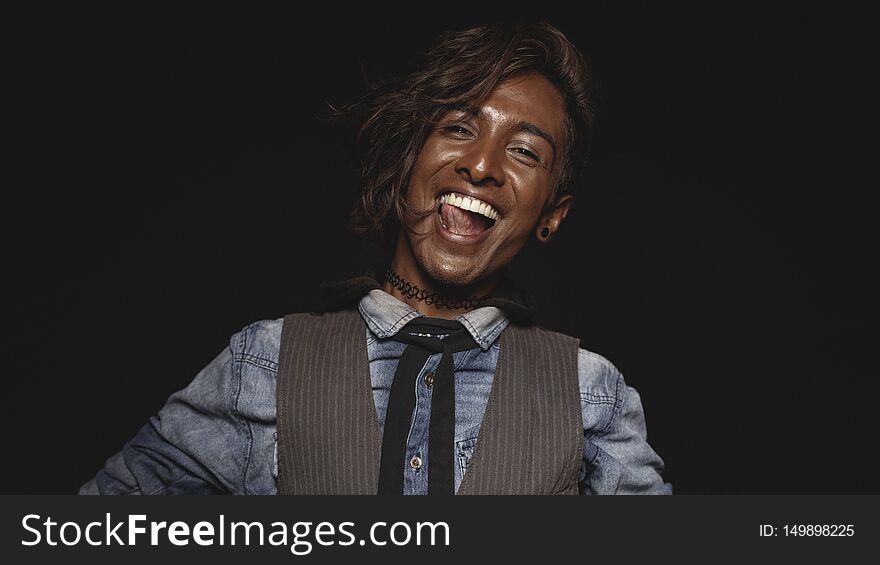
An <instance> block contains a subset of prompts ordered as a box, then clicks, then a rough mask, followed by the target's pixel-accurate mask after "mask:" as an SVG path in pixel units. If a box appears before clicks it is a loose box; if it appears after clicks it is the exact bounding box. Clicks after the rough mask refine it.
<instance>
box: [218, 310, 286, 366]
mask: <svg viewBox="0 0 880 565" xmlns="http://www.w3.org/2000/svg"><path fill="white" fill-rule="evenodd" d="M283 325H284V318H277V319H274V320H258V321H256V322H253V323H251V324H248V325H247V326H245V327H244V328H242V329H241V330H240V331H238V332H236V333H235V334H233V335H232V337H231V338H230V339H229V347H230V349H231V351H232V354H233V356H234V360H235V362H237V363H244V364H251V365H257V366H259V367H261V368H266V369H272V370H275V369H277V367H278V351H279V350H280V347H281V330H282V328H283Z"/></svg>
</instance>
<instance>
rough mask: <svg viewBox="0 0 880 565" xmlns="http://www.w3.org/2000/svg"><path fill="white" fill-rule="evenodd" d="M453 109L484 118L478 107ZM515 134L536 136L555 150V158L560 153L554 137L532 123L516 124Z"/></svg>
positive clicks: (459, 106) (467, 105) (522, 122)
mask: <svg viewBox="0 0 880 565" xmlns="http://www.w3.org/2000/svg"><path fill="white" fill-rule="evenodd" d="M452 109H453V110H457V111H459V112H463V113H465V114H466V115H468V116H473V117H475V118H477V119H479V118H481V117H482V116H483V111H482V110H481V109H480V108H477V107H476V106H472V105H470V104H459V105H456V106H455V107H454V108H452ZM513 132H514V133H528V134H531V135H536V136H538V137H540V138H541V139H543V140H544V141H546V142H547V143H549V144H550V147H551V148H552V149H553V155H554V157H555V156H556V155H557V154H558V151H557V149H556V142H555V141H554V140H553V136H552V135H550V134H549V133H547V132H546V131H544V130H543V129H541V128H540V127H538V126H536V125H535V124H533V123H532V122H527V121H524V120H520V121H518V122H516V123H515V124H514V126H513Z"/></svg>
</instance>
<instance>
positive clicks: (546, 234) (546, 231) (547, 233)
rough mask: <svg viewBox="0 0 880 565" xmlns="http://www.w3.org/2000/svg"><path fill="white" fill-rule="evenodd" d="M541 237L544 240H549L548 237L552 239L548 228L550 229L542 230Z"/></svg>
mask: <svg viewBox="0 0 880 565" xmlns="http://www.w3.org/2000/svg"><path fill="white" fill-rule="evenodd" d="M541 237H543V238H544V239H547V238H548V237H550V228H548V227H544V228H542V229H541Z"/></svg>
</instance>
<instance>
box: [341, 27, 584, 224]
mask: <svg viewBox="0 0 880 565" xmlns="http://www.w3.org/2000/svg"><path fill="white" fill-rule="evenodd" d="M526 73H538V74H540V75H542V76H544V77H545V78H547V79H548V80H549V81H550V82H551V83H552V84H554V85H555V86H556V87H557V88H558V89H559V91H560V93H561V94H562V99H563V101H564V103H565V108H566V113H567V116H566V118H567V119H566V124H565V126H566V131H565V133H566V136H565V148H566V150H565V152H564V156H563V161H562V167H561V170H560V176H559V180H558V182H557V185H556V194H564V193H568V192H570V191H571V190H572V188H573V186H574V184H575V183H576V181H577V178H578V175H579V173H580V171H581V169H582V167H583V163H584V161H585V159H586V156H587V153H588V149H589V143H590V135H591V131H592V98H591V74H590V67H589V62H588V61H587V59H586V58H585V57H584V56H583V55H582V54H581V53H580V52H579V51H578V49H577V48H576V47H575V46H574V45H573V44H572V43H571V42H570V41H569V40H568V39H567V38H566V37H565V36H564V35H563V34H562V32H560V31H559V30H558V29H556V28H555V27H553V26H551V25H549V24H546V23H510V22H500V23H495V24H489V25H482V26H478V27H474V28H471V29H468V30H465V31H458V32H446V33H444V34H442V35H441V36H440V37H439V40H438V42H437V43H436V44H435V45H434V46H433V47H431V48H430V49H429V50H428V51H427V53H426V54H425V56H424V59H423V61H422V63H421V64H420V65H419V66H418V68H417V69H416V70H415V71H413V72H411V73H409V74H407V75H404V76H402V77H400V78H398V79H395V80H392V81H390V82H387V83H385V84H384V85H380V86H376V87H374V88H373V90H372V91H371V92H370V93H368V94H367V95H366V96H364V97H363V98H362V99H360V100H359V101H357V102H355V103H354V104H351V105H349V106H347V107H345V108H343V109H342V110H341V111H340V112H341V114H342V115H343V116H346V117H348V118H351V119H354V120H355V122H356V123H358V124H359V125H360V128H359V132H358V137H357V150H358V158H359V160H360V165H361V193H360V199H359V200H358V203H357V206H356V207H355V209H354V212H353V213H352V230H353V231H354V232H355V233H357V234H360V235H363V236H366V237H370V238H376V239H380V240H386V241H393V240H394V239H395V238H396V237H397V233H398V230H399V227H400V225H401V223H402V222H404V219H405V218H406V217H407V215H408V214H410V213H411V211H410V210H408V207H407V205H406V200H405V198H404V197H405V195H406V187H407V186H408V184H409V180H410V177H411V175H412V172H413V169H414V168H415V165H416V162H417V161H418V158H419V153H420V152H421V150H422V147H423V146H424V143H425V140H426V139H427V138H428V136H429V135H430V133H431V131H432V130H433V129H434V128H435V127H436V125H437V123H438V121H439V120H440V118H441V117H442V116H443V115H444V114H445V113H446V112H448V111H449V110H451V109H456V108H461V107H462V106H466V105H469V106H477V107H478V106H479V105H480V104H481V103H482V102H483V101H484V100H486V99H487V98H488V97H489V96H490V94H491V93H492V91H493V90H494V89H495V88H496V86H497V85H498V84H500V83H502V82H504V81H506V80H508V79H511V78H513V77H515V76H518V75H523V74H526Z"/></svg>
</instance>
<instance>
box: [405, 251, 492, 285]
mask: <svg viewBox="0 0 880 565" xmlns="http://www.w3.org/2000/svg"><path fill="white" fill-rule="evenodd" d="M419 265H421V267H422V269H423V270H424V271H425V273H427V274H428V275H429V276H430V277H431V278H432V279H434V280H435V281H437V282H439V283H441V284H443V285H447V286H470V285H473V284H476V283H479V282H480V281H482V280H484V279H486V278H487V277H488V276H490V275H491V274H492V273H490V272H488V269H487V268H486V267H481V266H479V265H476V264H474V261H473V259H472V258H470V257H461V256H459V257H451V258H448V259H447V258H441V257H438V256H437V255H436V254H434V255H433V256H432V257H430V258H429V257H419Z"/></svg>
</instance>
